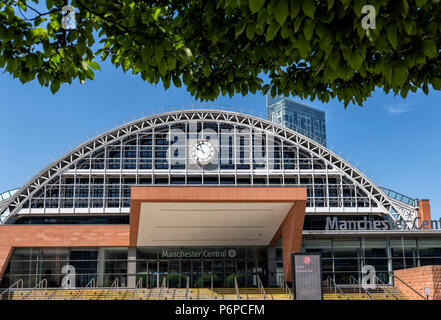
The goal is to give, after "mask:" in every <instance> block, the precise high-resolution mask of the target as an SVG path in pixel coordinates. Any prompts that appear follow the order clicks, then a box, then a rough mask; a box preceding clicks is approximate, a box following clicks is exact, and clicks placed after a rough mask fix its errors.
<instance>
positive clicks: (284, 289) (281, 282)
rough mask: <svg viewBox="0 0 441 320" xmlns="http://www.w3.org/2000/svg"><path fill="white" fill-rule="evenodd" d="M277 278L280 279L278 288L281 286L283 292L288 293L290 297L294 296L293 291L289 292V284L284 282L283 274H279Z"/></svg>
mask: <svg viewBox="0 0 441 320" xmlns="http://www.w3.org/2000/svg"><path fill="white" fill-rule="evenodd" d="M279 279H280V280H279V282H280V288H282V289H283V291H284V292H285V293H289V294H290V295H291V297H292V298H294V295H293V293H292V292H291V289H290V288H289V285H288V284H287V283H286V281H285V280H284V279H283V276H281V277H280V278H279Z"/></svg>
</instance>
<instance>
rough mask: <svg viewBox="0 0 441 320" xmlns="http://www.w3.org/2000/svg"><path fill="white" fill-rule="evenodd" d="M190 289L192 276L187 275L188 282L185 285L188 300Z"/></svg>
mask: <svg viewBox="0 0 441 320" xmlns="http://www.w3.org/2000/svg"><path fill="white" fill-rule="evenodd" d="M189 290H190V277H187V283H186V285H185V300H188V291H189Z"/></svg>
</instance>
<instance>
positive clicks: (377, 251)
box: [302, 236, 441, 284]
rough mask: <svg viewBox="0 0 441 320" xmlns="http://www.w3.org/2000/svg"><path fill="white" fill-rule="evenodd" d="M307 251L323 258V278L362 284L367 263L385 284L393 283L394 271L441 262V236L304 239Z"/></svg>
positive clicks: (340, 282) (303, 249) (324, 279)
mask: <svg viewBox="0 0 441 320" xmlns="http://www.w3.org/2000/svg"><path fill="white" fill-rule="evenodd" d="M302 251H303V252H316V253H317V252H318V253H321V257H322V270H323V281H327V278H328V277H331V278H332V279H333V280H334V281H335V282H336V283H337V284H354V283H356V282H359V283H361V270H362V267H363V266H364V265H371V266H374V267H375V271H376V275H377V277H378V278H380V280H381V281H383V282H384V283H392V275H393V270H399V269H404V268H413V267H420V266H425V265H440V264H441V238H416V237H415V238H412V237H392V236H391V237H387V236H384V237H378V238H372V237H359V238H320V239H318V238H312V237H311V238H309V237H307V238H304V239H303V242H302Z"/></svg>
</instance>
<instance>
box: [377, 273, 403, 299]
mask: <svg viewBox="0 0 441 320" xmlns="http://www.w3.org/2000/svg"><path fill="white" fill-rule="evenodd" d="M374 277H375V278H376V279H377V281H379V282H380V283H381V284H382V285H383V287H384V288H385V289H386V290H387V291H388V292H389V293H390V294H391V295H392V296H394V297H395V298H397V300H400V296H398V295H396V294H394V293H393V292H392V290H390V289H389V288H388V285H387V284H385V283H384V282H383V280H381V279H380V278H378V277H377V276H374Z"/></svg>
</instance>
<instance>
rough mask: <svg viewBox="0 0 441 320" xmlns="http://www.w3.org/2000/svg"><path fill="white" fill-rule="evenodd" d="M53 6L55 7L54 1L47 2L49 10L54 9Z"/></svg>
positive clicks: (47, 0) (48, 0)
mask: <svg viewBox="0 0 441 320" xmlns="http://www.w3.org/2000/svg"><path fill="white" fill-rule="evenodd" d="M53 5H54V1H53V0H46V8H47V9H48V10H50V9H52V7H53Z"/></svg>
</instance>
